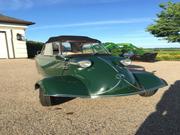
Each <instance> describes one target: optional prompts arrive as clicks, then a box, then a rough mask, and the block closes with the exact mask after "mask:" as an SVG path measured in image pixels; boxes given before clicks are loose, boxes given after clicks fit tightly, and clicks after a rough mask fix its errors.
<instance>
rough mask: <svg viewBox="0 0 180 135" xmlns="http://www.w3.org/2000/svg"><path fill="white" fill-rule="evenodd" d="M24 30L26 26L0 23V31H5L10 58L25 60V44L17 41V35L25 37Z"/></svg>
mask: <svg viewBox="0 0 180 135" xmlns="http://www.w3.org/2000/svg"><path fill="white" fill-rule="evenodd" d="M26 28H27V26H23V25H9V24H4V23H0V31H5V32H6V35H7V43H8V49H9V57H10V58H27V49H26V42H25V41H18V40H17V33H19V34H22V35H24V36H25V29H26ZM14 56H15V57H14Z"/></svg>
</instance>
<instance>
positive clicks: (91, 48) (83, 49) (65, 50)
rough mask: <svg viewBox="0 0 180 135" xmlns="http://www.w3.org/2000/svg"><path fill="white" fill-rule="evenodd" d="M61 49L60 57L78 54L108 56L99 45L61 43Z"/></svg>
mask: <svg viewBox="0 0 180 135" xmlns="http://www.w3.org/2000/svg"><path fill="white" fill-rule="evenodd" d="M61 45H62V47H61V50H62V51H61V52H62V55H65V56H66V55H79V54H109V52H108V51H107V50H106V49H105V48H104V46H103V45H102V44H99V43H77V42H63V43H62V44H61Z"/></svg>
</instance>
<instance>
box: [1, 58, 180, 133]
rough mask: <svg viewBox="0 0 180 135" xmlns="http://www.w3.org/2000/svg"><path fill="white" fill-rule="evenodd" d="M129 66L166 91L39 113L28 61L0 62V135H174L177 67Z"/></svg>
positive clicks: (179, 125) (179, 126) (177, 127)
mask: <svg viewBox="0 0 180 135" xmlns="http://www.w3.org/2000/svg"><path fill="white" fill-rule="evenodd" d="M133 64H137V65H141V66H144V67H145V68H146V70H148V71H154V70H155V71H157V72H156V74H157V75H158V76H159V77H161V78H164V79H165V80H166V81H167V82H168V84H169V86H167V87H165V88H163V89H161V90H160V91H158V92H157V94H156V95H154V96H152V97H148V98H145V97H140V96H138V95H134V96H128V97H115V98H101V99H93V100H92V99H80V98H77V99H73V100H71V101H68V102H66V103H64V104H61V105H57V106H53V107H42V106H41V105H40V103H39V99H38V91H35V90H34V83H35V82H36V81H37V80H38V78H39V75H38V73H37V71H36V67H35V62H34V60H27V59H18V60H0V134H1V135H7V134H8V135H26V134H27V135H39V134H40V135H41V134H48V135H49V134H50V135H55V134H57V135H62V134H76V135H77V134H92V135H93V134H97V135H102V134H106V135H110V134H111V135H113V134H114V135H133V134H137V135H153V134H155V135H179V134H180V62H165V61H163V62H156V63H141V62H136V63H133Z"/></svg>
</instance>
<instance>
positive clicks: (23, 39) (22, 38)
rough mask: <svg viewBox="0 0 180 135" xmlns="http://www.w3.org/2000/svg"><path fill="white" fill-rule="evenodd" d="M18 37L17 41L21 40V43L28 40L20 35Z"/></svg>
mask: <svg viewBox="0 0 180 135" xmlns="http://www.w3.org/2000/svg"><path fill="white" fill-rule="evenodd" d="M16 37H17V40H19V41H25V40H26V39H25V37H24V36H23V35H22V34H19V33H17V35H16Z"/></svg>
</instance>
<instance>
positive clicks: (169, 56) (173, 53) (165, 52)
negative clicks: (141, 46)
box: [145, 48, 180, 61]
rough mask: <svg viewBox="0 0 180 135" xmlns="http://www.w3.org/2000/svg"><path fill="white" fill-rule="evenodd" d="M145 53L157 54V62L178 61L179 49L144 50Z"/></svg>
mask: <svg viewBox="0 0 180 135" xmlns="http://www.w3.org/2000/svg"><path fill="white" fill-rule="evenodd" d="M145 50H146V51H154V52H157V53H158V55H157V57H156V59H157V60H168V61H180V49H179V48H162V49H145Z"/></svg>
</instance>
